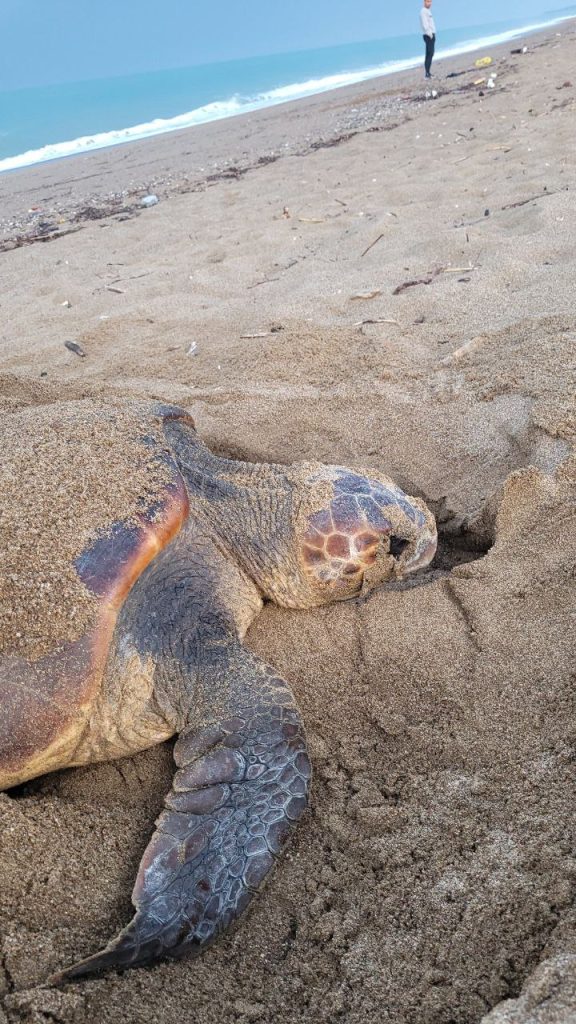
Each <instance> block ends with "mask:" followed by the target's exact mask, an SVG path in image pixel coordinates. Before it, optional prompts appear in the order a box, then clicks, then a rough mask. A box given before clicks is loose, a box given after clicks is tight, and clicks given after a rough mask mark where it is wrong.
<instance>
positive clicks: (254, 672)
mask: <svg viewBox="0 0 576 1024" xmlns="http://www.w3.org/2000/svg"><path fill="white" fill-rule="evenodd" d="M226 655H227V657H226V662H227V664H226V666H225V668H226V674H227V676H228V679H229V681H224V680H223V679H222V667H223V666H220V667H219V668H218V669H217V671H216V676H217V677H219V679H218V684H219V687H220V686H221V685H222V682H223V681H224V687H225V688H226V689H228V690H229V695H227V696H225V698H224V700H223V701H222V703H221V708H222V713H221V714H220V715H218V716H217V717H213V718H206V719H205V720H204V722H203V724H202V725H201V727H200V728H196V729H185V730H184V731H183V732H181V734H180V736H179V739H178V741H177V743H176V746H175V748H174V760H175V761H176V765H177V767H178V771H177V772H176V774H175V776H174V781H173V785H172V791H171V793H170V794H169V795H168V796H167V797H166V800H165V804H166V810H165V811H163V812H162V814H161V815H160V817H159V818H158V820H157V823H156V826H157V827H156V832H155V833H154V835H153V837H152V839H151V841H150V843H149V845H148V848H147V849H146V851H145V853H144V856H143V858H142V861H141V864H140V869H139V872H138V877H137V879H136V884H135V886H134V891H133V893H132V901H133V903H134V906H135V907H136V915H135V916H134V918H133V919H132V921H131V923H130V924H129V925H128V926H127V927H126V928H124V930H123V931H122V932H121V933H120V934H119V935H118V937H117V938H116V939H115V940H113V941H112V942H111V943H110V944H109V945H108V946H107V947H106V949H104V950H102V951H101V952H100V953H96V954H95V955H94V956H91V957H88V958H87V959H86V960H82V961H81V962H80V963H78V964H76V965H74V966H73V967H70V968H68V969H67V970H64V971H62V972H61V973H59V974H57V975H54V976H53V977H52V978H51V979H50V982H51V983H52V984H60V983H61V982H63V981H68V980H71V979H73V978H79V977H81V976H83V975H86V974H92V973H93V972H95V971H101V970H106V969H109V968H116V969H121V968H124V967H131V966H134V965H136V964H145V963H149V962H151V961H153V960H157V959H158V958H159V957H161V956H171V957H179V956H181V955H182V954H184V953H192V954H194V953H200V952H202V950H203V949H204V948H205V947H206V946H207V945H208V944H209V943H211V942H212V941H213V940H214V939H215V938H216V937H217V936H218V935H219V933H220V932H222V931H223V930H224V929H225V928H227V927H228V926H229V925H230V924H231V923H232V922H233V921H234V920H235V919H236V918H237V917H238V916H239V915H240V914H241V913H242V911H243V910H244V908H245V907H246V906H247V904H248V903H249V901H250V900H251V898H252V896H253V895H254V893H255V892H256V891H257V890H258V888H259V887H260V886H261V884H262V882H263V881H264V878H265V877H266V875H267V874H268V872H269V871H270V869H271V867H272V866H273V864H274V859H275V857H276V856H277V854H278V853H279V852H280V850H281V848H282V846H283V845H284V842H285V841H286V839H287V837H288V835H289V833H290V827H291V825H293V824H295V823H296V822H297V821H298V819H299V818H300V816H301V815H302V813H303V811H304V810H305V808H306V805H307V794H308V785H309V779H310V762H309V759H308V756H307V753H306V744H305V738H304V731H303V727H302V723H301V720H300V716H299V713H298V709H297V707H296V705H295V703H294V699H293V697H292V694H291V692H290V690H289V688H288V686H287V684H286V683H285V682H284V680H283V679H281V678H280V677H279V676H277V675H276V674H275V673H274V672H273V670H272V669H270V668H268V667H267V666H266V665H264V664H263V662H261V661H259V660H258V659H257V658H255V657H254V656H252V655H251V654H249V653H248V652H247V651H245V650H244V649H243V648H242V647H241V645H240V644H239V643H238V642H234V641H231V642H230V644H229V647H228V649H227V651H226Z"/></svg>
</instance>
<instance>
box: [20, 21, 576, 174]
mask: <svg viewBox="0 0 576 1024" xmlns="http://www.w3.org/2000/svg"><path fill="white" fill-rule="evenodd" d="M570 18H571V15H567V16H563V17H557V18H554V19H552V20H550V21H545V22H539V23H536V24H531V25H524V26H523V27H522V28H516V29H509V30H508V31H506V32H501V33H499V34H497V35H491V36H485V37H483V38H479V39H478V38H477V39H468V40H464V41H463V42H461V43H458V44H457V45H455V46H452V47H448V48H446V49H440V50H438V52H437V53H436V57H435V60H442V59H445V58H446V57H455V56H458V55H460V54H464V53H470V52H471V51H472V50H478V49H484V48H486V47H490V46H498V45H499V44H500V43H506V42H508V41H509V40H512V39H517V38H518V36H523V35H526V34H528V33H530V32H537V31H539V30H541V29H545V28H551V27H553V26H554V25H558V24H560V22H563V21H568V20H570ZM421 62H422V55H421V54H418V55H417V56H414V57H407V58H405V59H403V60H394V61H386V62H385V63H383V64H378V65H376V66H373V67H368V68H363V69H361V70H357V71H342V72H337V73H336V74H332V75H326V76H324V77H322V78H311V79H308V80H307V81H305V82H295V83H293V84H291V85H284V86H280V87H278V88H276V89H271V90H269V91H268V92H262V93H259V94H258V95H256V96H244V97H243V96H232V97H231V98H230V99H228V100H223V101H218V102H214V103H207V104H206V105H205V106H202V107H197V108H196V109H195V110H190V111H188V112H187V113H184V114H178V115H177V116H176V117H169V118H156V119H155V120H153V121H149V122H146V123H145V124H137V125H133V126H132V127H130V128H118V129H113V130H112V131H108V132H100V133H98V134H95V135H83V136H81V137H80V138H77V139H72V140H70V141H68V142H55V143H52V144H50V145H48V146H43V147H42V148H41V149H32V150H28V152H26V153H20V154H19V155H17V156H11V157H6V158H5V159H4V160H0V172H2V171H12V170H17V169H18V168H21V167H29V166H30V165H32V164H38V163H44V162H46V161H48V160H57V159H61V158H62V157H67V156H78V155H80V154H83V153H89V152H90V151H91V150H94V149H105V148H108V147H111V146H119V145H122V144H124V143H126V142H136V141H138V140H140V139H148V138H151V137H152V136H154V135H164V134H166V133H167V132H174V131H180V130H182V129H183V128H192V127H194V126H195V125H200V124H206V123H207V122H209V121H219V120H222V119H223V118H226V117H234V116H236V115H238V114H246V113H249V112H250V111H253V110H260V109H262V108H263V107H271V106H275V105H276V104H279V103H287V102H289V101H291V100H297V99H304V98H305V97H306V96H314V95H317V94H318V93H323V92H328V91H329V90H331V89H338V88H342V87H344V86H347V85H355V84H356V83H358V82H364V81H367V80H369V79H371V78H379V77H381V76H383V75H391V74H394V73H395V72H398V71H407V70H409V69H410V68H414V67H417V66H418V65H419V64H421Z"/></svg>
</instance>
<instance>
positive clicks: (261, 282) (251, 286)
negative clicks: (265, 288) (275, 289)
mask: <svg viewBox="0 0 576 1024" xmlns="http://www.w3.org/2000/svg"><path fill="white" fill-rule="evenodd" d="M279 280H280V278H279V277H264V278H263V279H262V280H261V281H255V282H254V284H249V285H248V286H247V287H248V288H258V286H259V285H261V284H270V282H271V281H279Z"/></svg>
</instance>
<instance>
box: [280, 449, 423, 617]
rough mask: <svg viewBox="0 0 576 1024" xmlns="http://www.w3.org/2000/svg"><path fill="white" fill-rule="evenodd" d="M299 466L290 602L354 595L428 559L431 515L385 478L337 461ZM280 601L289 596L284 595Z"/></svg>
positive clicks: (324, 600)
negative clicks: (295, 564) (293, 583)
mask: <svg viewBox="0 0 576 1024" xmlns="http://www.w3.org/2000/svg"><path fill="white" fill-rule="evenodd" d="M301 471H302V475H301V478H300V481H299V486H298V488H297V493H298V497H299V499H300V502H299V506H298V511H297V516H296V537H295V542H296V547H297V556H298V572H297V575H298V581H297V586H296V587H295V589H296V590H297V591H298V595H297V597H296V595H295V597H296V600H295V601H294V604H298V605H299V606H300V607H302V606H303V604H304V600H306V604H309V605H320V604H328V603H330V602H332V601H338V600H346V599H347V598H350V597H355V596H357V595H358V594H359V593H360V592H361V591H368V590H370V589H372V588H373V587H375V586H378V585H379V584H381V583H383V582H384V581H386V580H389V579H399V578H402V577H403V576H406V575H407V574H408V573H412V572H415V571H416V570H417V569H422V568H424V567H425V566H427V565H428V563H429V562H430V561H431V560H432V558H433V557H434V554H435V551H436V545H437V540H438V537H437V532H436V523H435V520H434V516H433V515H432V513H431V512H430V510H429V509H428V508H427V507H426V505H425V504H424V503H423V502H422V501H420V500H419V499H418V498H412V497H410V496H409V495H407V494H405V493H404V492H403V491H401V490H400V488H399V487H397V486H396V484H394V483H393V481H392V480H390V479H389V478H388V477H386V476H384V475H383V474H381V473H378V472H377V471H374V470H369V471H367V472H366V474H363V473H362V472H361V471H360V472H352V471H351V470H348V469H344V468H342V467H340V466H322V465H310V464H307V465H305V466H302V467H301ZM302 588H304V591H307V595H308V596H307V598H304V592H303V589H302ZM280 603H282V604H285V603H288V602H287V601H286V598H285V597H284V600H281V602H280Z"/></svg>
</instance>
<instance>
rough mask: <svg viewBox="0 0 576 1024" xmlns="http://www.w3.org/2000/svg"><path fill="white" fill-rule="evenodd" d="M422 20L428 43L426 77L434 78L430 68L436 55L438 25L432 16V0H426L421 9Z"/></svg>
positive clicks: (425, 62) (425, 65) (425, 66)
mask: <svg viewBox="0 0 576 1024" xmlns="http://www.w3.org/2000/svg"><path fill="white" fill-rule="evenodd" d="M420 22H421V24H422V31H423V33H424V42H425V44H426V58H425V60H424V68H425V69H426V78H432V75H431V74H430V68H431V67H432V58H433V56H434V49H435V46H436V25H435V24H434V18H433V17H432V0H424V6H423V8H422V10H421V11H420Z"/></svg>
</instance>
